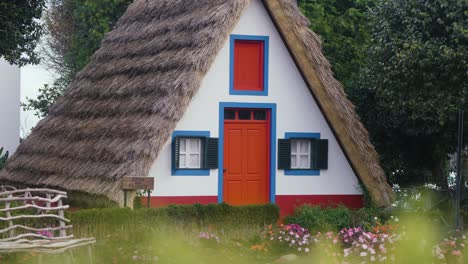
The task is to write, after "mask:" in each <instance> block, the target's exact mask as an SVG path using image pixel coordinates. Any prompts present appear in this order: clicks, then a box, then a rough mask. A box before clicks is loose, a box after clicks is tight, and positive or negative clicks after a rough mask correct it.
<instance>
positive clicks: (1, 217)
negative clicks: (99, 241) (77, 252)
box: [0, 188, 95, 254]
mask: <svg viewBox="0 0 468 264" xmlns="http://www.w3.org/2000/svg"><path fill="white" fill-rule="evenodd" d="M66 198H67V193H66V192H63V191H58V190H52V189H22V190H15V189H11V188H10V189H9V190H8V189H7V188H3V190H1V189H0V253H5V252H8V253H11V252H20V251H33V252H44V253H61V252H64V251H65V250H68V249H71V248H75V247H79V246H84V245H88V246H89V245H91V244H93V243H95V239H94V238H81V239H74V237H73V234H72V225H71V224H70V220H69V219H67V218H66V217H65V213H64V211H65V210H66V209H68V208H69V206H68V205H64V199H66ZM89 252H90V254H91V248H90V247H89Z"/></svg>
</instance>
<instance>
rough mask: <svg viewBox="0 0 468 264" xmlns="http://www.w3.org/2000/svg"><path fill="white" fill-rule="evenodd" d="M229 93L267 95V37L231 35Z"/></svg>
mask: <svg viewBox="0 0 468 264" xmlns="http://www.w3.org/2000/svg"><path fill="white" fill-rule="evenodd" d="M230 63H231V87H230V94H231V95H268V37H266V36H241V35H231V62H230Z"/></svg>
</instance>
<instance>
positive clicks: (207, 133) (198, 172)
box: [171, 131, 210, 176]
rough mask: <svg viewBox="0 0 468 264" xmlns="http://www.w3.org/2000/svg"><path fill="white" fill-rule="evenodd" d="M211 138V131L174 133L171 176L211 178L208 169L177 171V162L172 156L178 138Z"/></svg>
mask: <svg viewBox="0 0 468 264" xmlns="http://www.w3.org/2000/svg"><path fill="white" fill-rule="evenodd" d="M183 136H187V137H209V136H210V131H174V132H173V133H172V139H171V175H172V176H210V170H207V169H176V168H175V161H174V158H173V156H172V151H174V147H173V146H174V139H175V138H176V137H183Z"/></svg>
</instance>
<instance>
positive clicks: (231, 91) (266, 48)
mask: <svg viewBox="0 0 468 264" xmlns="http://www.w3.org/2000/svg"><path fill="white" fill-rule="evenodd" d="M235 40H259V41H263V42H264V47H263V53H264V54H263V91H239V90H234V42H235ZM230 46H231V47H230V62H229V95H260V96H268V61H269V60H268V56H269V37H268V36H250V35H231V39H230Z"/></svg>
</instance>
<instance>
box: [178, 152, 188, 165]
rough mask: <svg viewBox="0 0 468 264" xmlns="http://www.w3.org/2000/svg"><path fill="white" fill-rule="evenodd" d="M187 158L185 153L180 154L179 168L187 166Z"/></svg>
mask: <svg viewBox="0 0 468 264" xmlns="http://www.w3.org/2000/svg"><path fill="white" fill-rule="evenodd" d="M185 159H186V156H185V154H180V155H179V168H185V167H187V163H186V162H185Z"/></svg>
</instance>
